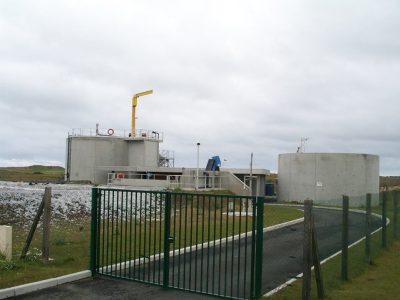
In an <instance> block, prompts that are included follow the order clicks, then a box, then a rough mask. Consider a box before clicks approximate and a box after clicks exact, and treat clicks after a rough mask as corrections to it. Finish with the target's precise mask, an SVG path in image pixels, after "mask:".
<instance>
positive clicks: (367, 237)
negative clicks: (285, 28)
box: [365, 193, 371, 264]
mask: <svg viewBox="0 0 400 300" xmlns="http://www.w3.org/2000/svg"><path fill="white" fill-rule="evenodd" d="M366 200H367V202H366V208H365V225H366V226H365V227H366V231H365V261H366V262H367V263H368V264H371V194H370V193H368V194H367V199H366Z"/></svg>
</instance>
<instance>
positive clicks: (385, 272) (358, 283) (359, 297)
mask: <svg viewBox="0 0 400 300" xmlns="http://www.w3.org/2000/svg"><path fill="white" fill-rule="evenodd" d="M399 253H400V241H396V242H394V243H393V244H392V246H391V247H390V248H389V249H388V250H384V251H383V253H382V254H383V255H381V256H379V257H377V258H376V259H375V260H374V263H373V264H372V265H367V266H366V268H364V269H363V271H362V273H361V274H359V275H358V276H356V277H353V278H351V279H350V280H349V281H348V282H340V278H339V277H340V259H339V257H336V258H334V259H333V260H331V261H329V262H328V263H326V265H325V268H324V280H325V283H326V284H327V285H328V286H327V293H326V297H325V298H324V299H327V300H336V299H341V300H376V299H382V300H386V299H399V298H400V296H399V295H400V285H398V284H397V282H398V280H399V278H400V268H399V266H400V257H399ZM313 280H314V278H313ZM332 281H335V282H336V284H333V285H332ZM301 283H302V281H301V280H297V281H296V282H295V283H294V284H293V285H291V286H289V287H287V288H285V289H284V290H282V291H280V292H278V293H277V294H275V295H273V296H271V297H268V298H264V299H270V300H278V299H279V300H293V299H301ZM312 299H318V297H317V295H316V287H315V280H314V282H313V286H312Z"/></svg>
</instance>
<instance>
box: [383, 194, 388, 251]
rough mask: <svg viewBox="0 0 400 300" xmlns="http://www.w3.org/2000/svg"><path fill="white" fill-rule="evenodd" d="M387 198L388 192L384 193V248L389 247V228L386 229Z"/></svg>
mask: <svg viewBox="0 0 400 300" xmlns="http://www.w3.org/2000/svg"><path fill="white" fill-rule="evenodd" d="M387 198H388V192H383V198H382V248H386V247H387V228H386V214H387Z"/></svg>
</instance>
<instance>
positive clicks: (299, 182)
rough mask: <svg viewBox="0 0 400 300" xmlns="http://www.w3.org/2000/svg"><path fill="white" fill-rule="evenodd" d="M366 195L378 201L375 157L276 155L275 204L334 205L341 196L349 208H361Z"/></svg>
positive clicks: (303, 154)
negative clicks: (306, 202)
mask: <svg viewBox="0 0 400 300" xmlns="http://www.w3.org/2000/svg"><path fill="white" fill-rule="evenodd" d="M366 193H372V194H373V204H375V205H376V204H377V203H378V200H379V197H378V193H379V157H378V156H377V155H370V154H354V153H287V154H280V155H279V162H278V200H279V201H298V202H303V201H304V200H305V199H307V198H308V199H312V200H314V202H315V203H320V204H330V205H338V204H341V199H342V195H348V196H349V197H350V205H351V206H361V205H363V204H364V198H365V195H366Z"/></svg>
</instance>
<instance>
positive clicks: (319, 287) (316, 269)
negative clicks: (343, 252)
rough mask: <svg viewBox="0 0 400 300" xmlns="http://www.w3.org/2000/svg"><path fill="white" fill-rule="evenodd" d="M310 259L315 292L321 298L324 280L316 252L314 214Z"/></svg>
mask: <svg viewBox="0 0 400 300" xmlns="http://www.w3.org/2000/svg"><path fill="white" fill-rule="evenodd" d="M311 226H312V241H311V243H312V259H313V264H314V272H315V281H316V283H317V294H318V298H319V299H322V298H324V297H325V289H324V281H323V278H322V270H321V262H320V259H319V252H318V240H317V230H316V228H315V223H314V216H313V215H312V223H311Z"/></svg>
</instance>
